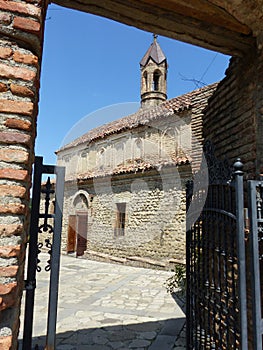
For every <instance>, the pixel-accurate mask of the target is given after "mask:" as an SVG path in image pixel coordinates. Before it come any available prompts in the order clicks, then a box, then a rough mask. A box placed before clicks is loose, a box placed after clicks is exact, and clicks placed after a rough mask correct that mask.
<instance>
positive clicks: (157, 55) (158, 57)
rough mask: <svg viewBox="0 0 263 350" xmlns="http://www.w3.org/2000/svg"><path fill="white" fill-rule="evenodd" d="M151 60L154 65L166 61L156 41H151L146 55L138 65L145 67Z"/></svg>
mask: <svg viewBox="0 0 263 350" xmlns="http://www.w3.org/2000/svg"><path fill="white" fill-rule="evenodd" d="M150 58H151V59H152V60H153V61H154V62H155V63H156V64H161V63H162V62H164V61H165V60H166V57H165V55H164V53H163V51H162V49H161V47H160V45H159V44H158V43H157V41H156V40H154V41H153V43H152V44H151V46H150V47H149V49H148V50H147V52H146V54H145V55H144V56H143V58H142V60H141V62H140V65H141V66H143V67H144V66H146V64H147V63H148V61H149V59H150Z"/></svg>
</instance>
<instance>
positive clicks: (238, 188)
mask: <svg viewBox="0 0 263 350" xmlns="http://www.w3.org/2000/svg"><path fill="white" fill-rule="evenodd" d="M243 175H244V173H243V164H242V163H241V160H240V158H237V160H236V162H235V163H234V184H235V195H236V222H237V226H236V227H237V256H238V272H239V273H238V274H239V278H238V287H239V307H240V324H241V330H240V331H241V350H247V349H248V341H247V336H248V331H247V289H246V250H245V226H244V190H243Z"/></svg>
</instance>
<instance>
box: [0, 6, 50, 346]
mask: <svg viewBox="0 0 263 350" xmlns="http://www.w3.org/2000/svg"><path fill="white" fill-rule="evenodd" d="M46 6H47V1H44V0H28V1H19V0H17V1H6V0H0V143H1V148H0V349H1V350H6V349H17V339H16V338H17V332H18V327H19V317H18V316H19V312H20V299H21V294H22V290H23V278H24V276H23V270H24V258H25V242H26V240H27V232H28V214H29V210H28V208H29V189H30V185H31V165H32V161H33V150H34V139H35V134H36V115H37V104H38V90H39V75H40V61H41V54H42V41H43V39H42V38H43V23H44V18H45V11H46Z"/></svg>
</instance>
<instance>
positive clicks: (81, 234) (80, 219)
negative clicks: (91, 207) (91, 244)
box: [77, 213, 88, 256]
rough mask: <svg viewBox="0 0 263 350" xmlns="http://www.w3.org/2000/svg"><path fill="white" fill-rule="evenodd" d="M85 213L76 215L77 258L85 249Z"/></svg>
mask: <svg viewBox="0 0 263 350" xmlns="http://www.w3.org/2000/svg"><path fill="white" fill-rule="evenodd" d="M87 230H88V215H87V213H77V256H82V255H83V254H84V252H85V250H86V249H87Z"/></svg>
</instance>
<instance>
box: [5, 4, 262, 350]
mask: <svg viewBox="0 0 263 350" xmlns="http://www.w3.org/2000/svg"><path fill="white" fill-rule="evenodd" d="M56 2H57V3H60V2H61V4H62V5H64V3H65V6H73V7H74V6H75V8H77V5H76V4H75V2H74V1H71V2H69V1H65V2H64V1H56ZM237 2H238V1H232V2H229V1H226V2H225V3H224V5H222V6H225V9H224V10H225V13H223V12H222V9H221V8H220V9H218V12H217V14H218V15H220V16H222V18H223V19H224V21H221V22H222V23H223V26H222V27H220V26H219V25H218V23H208V22H209V18H210V17H211V20H213V18H214V19H216V18H219V17H217V16H210V17H209V14H211V13H212V12H213V11H216V10H217V6H216V5H214V3H216V1H209V2H208V3H210V4H208V3H207V6H206V7H204V9H203V10H202V9H201V8H199V7H198V2H195V1H191V4H192V5H191V6H193V8H194V9H195V10H196V12H194V14H193V11H192V12H191V9H189V8H186V11H188V12H186V13H187V16H186V15H185V12H183V16H182V14H180V9H181V11H182V7H180V6H179V5H178V3H179V1H163V2H162V1H160V2H155V3H156V4H157V5H158V6H157V5H156V6H152V5H151V4H148V5H146V4H145V3H148V2H147V1H145V2H143V3H144V4H140V3H139V5H138V2H137V1H131V2H130V3H131V4H130V5H129V6H130V8H131V10H132V11H131V14H130V13H129V10H130V8H129V6H124V5H123V4H122V5H120V3H119V2H118V5H117V4H116V2H115V1H109V0H108V1H105V2H104V5H103V6H104V7H98V6H97V7H96V6H94V5H92V3H90V2H89V1H86V2H85V1H82V2H81V1H80V2H79V3H80V5H79V8H78V9H79V10H85V11H87V12H91V13H95V14H99V15H103V16H105V17H108V18H112V19H115V20H122V21H123V22H124V23H126V24H130V25H135V26H137V27H139V28H141V29H146V30H149V31H155V32H156V33H160V34H163V35H166V36H170V37H173V38H176V39H181V40H184V41H188V42H190V43H193V44H198V45H201V46H204V47H210V48H213V49H214V50H219V51H222V52H225V53H228V54H231V53H234V54H235V55H239V56H241V58H240V59H237V60H234V61H233V62H232V68H231V70H230V71H229V72H228V78H227V79H226V80H225V82H224V83H223V84H221V85H220V86H219V89H218V92H217V96H216V98H214V99H213V101H212V102H211V106H210V110H209V113H208V114H207V116H206V120H205V124H204V126H205V133H206V134H205V136H207V135H210V137H211V138H213V139H214V141H216V142H217V144H218V145H219V148H218V149H219V153H221V154H224V153H225V152H227V155H228V156H229V158H230V159H232V158H233V157H235V156H236V153H237V151H238V153H239V155H240V153H241V155H243V156H244V161H246V162H247V164H248V166H247V169H246V170H247V171H249V172H250V173H252V174H255V173H260V172H262V170H263V167H262V166H261V160H260V154H261V152H262V151H263V141H262V135H261V131H262V130H263V125H262V123H263V122H262V120H261V119H262V118H261V116H262V114H263V112H262V104H263V102H262V101H263V88H262V86H261V84H262V81H263V68H262V67H263V65H262V61H263V53H262V31H263V30H262V28H261V24H262V21H260V20H259V19H260V16H262V9H261V8H259V7H257V6H260V5H257V4H256V3H257V2H256V1H251V0H247V1H243V2H242V6H241V5H239V6H237V5H236V3H237ZM211 3H212V4H211ZM230 3H231V4H230ZM135 4H136V6H137V7H138V8H136V6H135ZM47 6H48V1H47V0H17V1H12V0H0V10H1V13H0V33H1V39H0V116H1V129H0V143H1V149H0V165H1V167H0V181H1V182H0V194H1V200H0V214H1V221H0V240H1V242H0V260H1V265H0V277H1V283H0V312H1V318H0V334H1V335H2V336H0V348H1V349H3V350H4V349H16V346H17V333H18V328H19V309H20V298H21V294H22V290H23V278H24V277H23V270H24V263H23V262H24V256H25V242H26V240H27V232H28V222H29V220H28V217H29V199H30V193H29V189H30V183H31V168H32V163H33V161H34V142H35V136H36V119H37V114H38V99H39V85H40V83H39V82H40V70H41V58H42V48H43V35H44V34H43V33H44V22H45V15H46V10H47ZM162 6H164V8H163V9H162ZM211 6H212V7H211ZM165 10H166V12H165ZM212 10H213V11H212ZM202 11H203V12H202ZM211 11H212V12H211ZM121 12H122V14H123V15H122V16H120V13H121ZM167 12H168V13H169V14H170V16H168V17H167V16H163V14H164V13H167ZM213 13H214V12H213ZM215 13H216V12H215ZM125 14H126V15H125ZM247 14H249V16H248V15H247ZM192 15H194V16H196V18H192V17H191V16H192ZM153 18H154V19H157V20H156V21H155V20H152V19H153ZM171 18H172V19H171ZM176 18H177V19H180V21H179V22H178V21H176ZM203 22H205V23H208V25H206V26H201V25H200V24H202V23H203ZM152 23H154V24H152ZM178 23H179V24H178ZM204 28H205V29H204ZM210 28H212V29H213V30H210ZM208 34H209V35H208ZM224 34H226V35H224ZM255 37H257V42H256V39H255ZM242 55H243V58H242ZM240 77H242V79H240ZM244 101H246V103H245V102H244ZM215 120H217V121H218V123H217V124H215V123H214V121H215ZM217 126H219V127H217ZM233 135H234V136H233ZM226 140H227V141H226ZM230 140H231V141H233V142H232V143H231V146H229V142H230Z"/></svg>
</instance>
